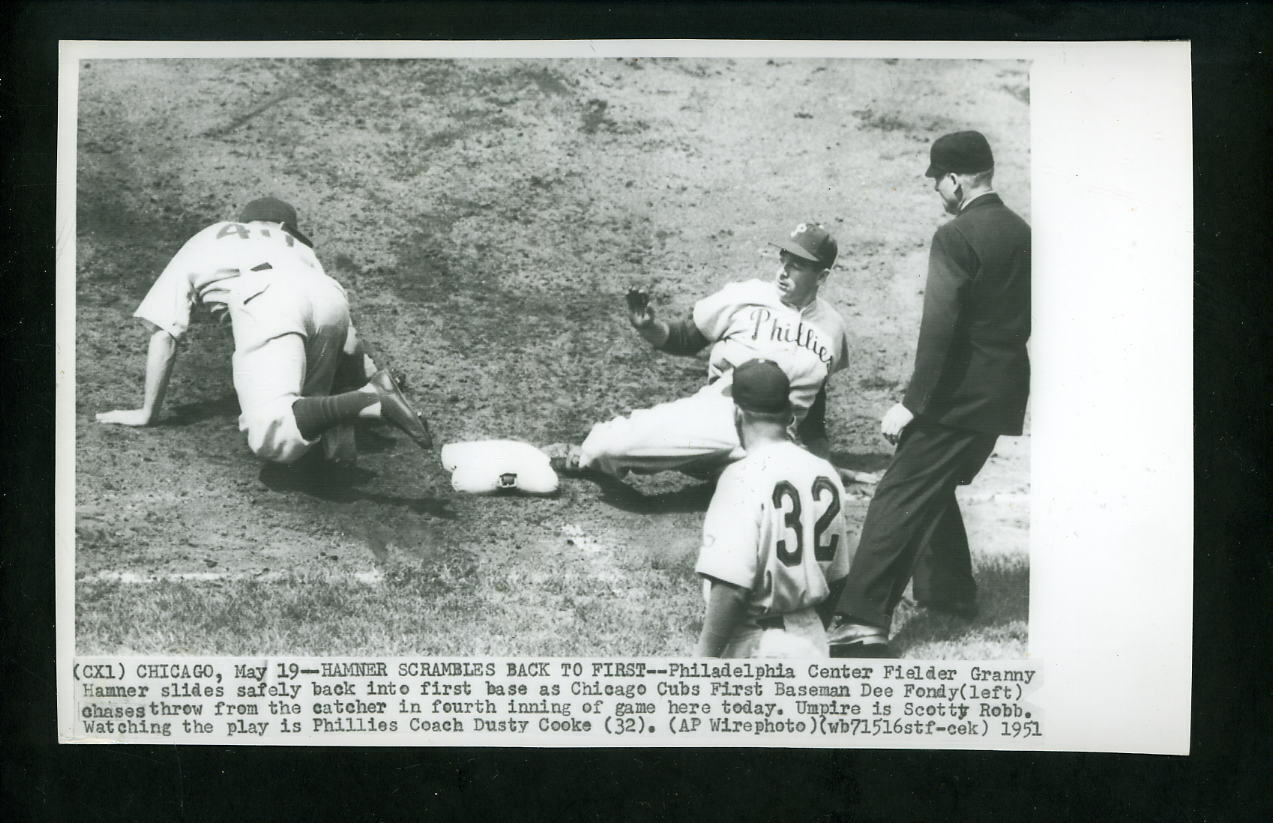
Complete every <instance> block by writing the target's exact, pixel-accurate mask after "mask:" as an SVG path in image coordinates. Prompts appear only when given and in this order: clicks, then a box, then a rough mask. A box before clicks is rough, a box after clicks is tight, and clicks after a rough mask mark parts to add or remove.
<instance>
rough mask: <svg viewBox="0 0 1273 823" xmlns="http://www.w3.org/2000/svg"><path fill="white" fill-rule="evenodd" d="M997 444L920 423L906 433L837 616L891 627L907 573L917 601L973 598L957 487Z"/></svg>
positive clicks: (991, 438)
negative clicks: (956, 491) (913, 584)
mask: <svg viewBox="0 0 1273 823" xmlns="http://www.w3.org/2000/svg"><path fill="white" fill-rule="evenodd" d="M997 439H998V435H995V434H985V433H983V432H974V431H968V430H966V429H956V428H951V427H950V426H943V425H940V424H936V423H924V422H921V421H918V420H916V421H914V422H913V423H911V425H909V426H907V427H906V429H905V430H903V432H902V437H901V439H900V440H899V442H898V444H897V451H896V452H895V453H894V455H893V461H892V462H891V463H890V464H889V467H888V470H887V471H886V472H885V473H884V478H883V479H882V480H880V484H879V486H877V487H876V489H875V496H874V497H873V498H872V499H871V505H870V506H869V507H868V508H867V511H866V520H865V521H864V522H863V524H862V535H861V538H860V539H859V542H858V548H857V553H856V554H855V555H854V557H853V565H852V566H851V567H850V569H849V576H848V579H847V580H846V582H845V585H844V589H843V591H842V592H841V593H840V599H839V600H838V601H837V607H836V610H835V611H836V613H837V614H840V615H846V616H850V617H851V618H853V619H855V620H857V621H860V622H863V623H869V624H871V625H875V626H881V627H883V628H885V629H888V627H889V624H890V623H892V620H893V609H895V608H896V607H897V604H898V601H900V600H901V599H902V592H904V591H905V590H906V584H907V582H909V581H910V579H911V578H912V576H913V577H914V579H915V588H914V595H915V599H916V600H918V601H920V602H926V603H950V602H958V601H971V600H972V599H974V598H975V597H976V594H977V584H976V583H974V582H973V578H972V559H971V558H970V557H969V554H968V535H967V533H966V532H965V531H964V521H963V518H962V517H961V516H960V514H959V504H958V502H956V500H955V487H956V486H959V485H962V484H967V483H970V482H972V479H973V478H974V477H976V476H977V472H979V471H981V467H982V466H983V465H985V463H986V459H987V458H989V457H990V452H991V451H992V450H993V449H994V446H995V441H996V440H997Z"/></svg>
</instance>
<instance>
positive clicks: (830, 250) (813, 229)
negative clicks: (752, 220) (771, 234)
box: [769, 220, 840, 269]
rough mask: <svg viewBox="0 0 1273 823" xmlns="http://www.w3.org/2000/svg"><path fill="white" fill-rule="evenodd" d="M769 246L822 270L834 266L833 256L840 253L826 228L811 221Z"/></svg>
mask: <svg viewBox="0 0 1273 823" xmlns="http://www.w3.org/2000/svg"><path fill="white" fill-rule="evenodd" d="M769 245H771V246H777V247H778V248H780V249H782V250H783V251H785V252H790V253H791V254H794V255H795V256H796V257H799V258H800V259H802V260H812V261H813V262H814V263H817V264H818V265H819V266H821V267H822V268H824V269H829V268H831V267H832V266H833V265H835V256H836V255H837V254H839V251H840V249H839V247H838V246H836V244H835V238H834V237H832V236H831V233H830V232H828V231H827V230H826V227H824V226H823V225H822V224H821V223H815V222H813V221H812V220H809V221H806V222H804V223H801V224H800V225H798V226H796V228H795V230H794V231H793V232H791V234H790V235H789V236H788V237H785V238H783V239H781V240H775V241H774V242H772V243H770V244H769Z"/></svg>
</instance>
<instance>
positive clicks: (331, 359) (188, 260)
mask: <svg viewBox="0 0 1273 823" xmlns="http://www.w3.org/2000/svg"><path fill="white" fill-rule="evenodd" d="M196 303H202V304H204V305H206V306H208V307H209V308H210V309H212V311H213V314H215V315H223V316H224V315H228V316H229V318H230V321H231V327H232V329H233V332H234V360H233V376H234V390H235V393H236V394H237V395H238V398H239V407H240V409H241V411H242V413H241V414H240V415H239V429H240V430H241V431H243V432H245V433H246V434H247V439H248V445H249V447H250V448H251V449H252V451H253V453H255V454H256V455H258V456H259V457H262V458H264V459H266V460H271V461H275V462H280V463H290V462H293V461H295V460H296V459H298V458H299V457H300V456H301V455H302V454H304V453H305V452H306V451H307V450H308V449H309V448H310V447H311V446H312V445H314V443H315V442H317V441H311V440H306V439H305V438H304V436H302V435H301V433H300V430H299V429H298V428H297V426H296V420H295V416H294V415H293V413H292V404H293V403H295V402H296V399H297V398H298V397H311V396H315V395H325V394H328V393H329V392H330V391H331V385H332V380H333V378H334V375H335V372H336V366H337V362H338V359H339V358H340V357H341V356H342V355H343V354H348V355H352V354H353V353H354V351H355V348H356V346H355V344H356V342H357V336H356V334H355V332H354V328H353V325H352V324H351V323H350V319H349V298H348V296H347V295H346V294H345V290H344V288H343V287H342V286H341V285H340V284H339V283H337V282H336V281H335V280H333V279H332V278H330V277H328V276H327V275H326V274H325V273H324V272H323V267H322V265H321V264H320V263H319V262H318V258H317V257H316V256H315V255H314V251H313V249H311V248H310V247H309V246H307V245H305V244H304V243H302V242H301V241H299V240H297V239H296V238H295V237H293V236H292V235H290V234H288V233H287V232H286V231H284V230H283V228H282V227H281V226H280V225H279V224H278V223H270V222H266V221H254V222H251V223H235V222H222V223H214V224H213V225H211V226H208V227H207V228H206V229H203V230H202V231H200V232H199V233H198V234H196V235H195V236H194V237H191V238H190V239H189V240H188V241H186V244H185V245H184V246H182V247H181V249H180V250H179V251H178V252H177V253H176V255H174V256H173V258H172V260H171V261H169V263H168V266H167V267H166V268H165V269H164V270H163V272H162V273H161V274H160V275H159V278H158V279H157V280H156V281H155V283H154V285H152V286H151V288H150V291H149V292H148V293H147V294H146V297H145V298H144V299H143V300H142V302H141V305H140V306H138V307H137V311H135V312H134V313H133V314H134V316H136V317H140V318H141V319H143V320H147V321H149V322H151V323H153V324H155V325H156V326H158V327H159V328H161V329H163V330H164V331H166V332H168V333H169V334H171V335H172V336H173V337H174V338H180V337H181V336H182V335H184V334H185V333H186V331H187V329H189V327H190V312H191V309H193V308H194V306H195V304H196Z"/></svg>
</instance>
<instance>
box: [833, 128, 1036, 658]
mask: <svg viewBox="0 0 1273 823" xmlns="http://www.w3.org/2000/svg"><path fill="white" fill-rule="evenodd" d="M930 158H931V162H930V164H929V167H928V171H927V172H926V173H925V174H926V176H927V177H931V178H933V180H934V187H935V188H936V190H937V193H938V195H940V196H941V199H942V203H943V204H944V205H945V207H946V211H948V212H949V213H951V214H953V215H955V218H954V219H953V220H951V221H950V222H948V223H946V224H945V225H943V226H942V227H941V228H939V229H938V230H937V233H936V234H934V235H933V243H932V250H931V253H930V256H929V263H928V283H927V287H926V289H925V291H924V316H923V320H922V321H921V324H920V332H919V345H918V347H917V349H916V353H915V371H914V373H913V374H912V376H911V380H910V385H909V387H908V388H907V390H906V395H905V397H904V398H903V400H902V402H901V403H898V404H896V405H895V406H893V408H891V409H889V411H888V413H887V414H885V415H884V418H883V421H882V423H881V430H882V431H883V434H884V437H886V438H887V439H888V440H889V442H890V443H896V444H897V450H896V452H895V453H894V455H893V460H892V462H891V463H890V464H889V467H888V470H887V472H886V473H885V475H884V478H883V479H882V480H881V481H880V484H879V487H878V488H877V489H876V491H875V495H874V497H873V498H872V500H871V505H870V507H869V508H868V510H867V514H866V520H865V522H864V523H863V525H862V535H861V539H860V542H859V545H858V549H857V554H856V555H855V556H854V559H853V565H852V567H851V569H850V572H849V576H848V580H847V582H846V584H845V587H844V590H843V591H842V592H841V594H840V597H839V600H838V601H837V606H836V609H835V612H836V614H837V615H838V617H837V619H836V622H835V624H834V625H833V626H832V627H831V630H830V631H829V632H828V640H829V642H830V644H831V655H832V656H833V657H879V656H888V655H890V654H891V651H890V649H889V647H888V634H889V625H890V623H891V622H892V618H893V610H894V608H895V607H896V606H897V603H898V601H899V600H901V597H902V592H903V591H904V590H905V589H906V584H907V582H908V581H909V580H910V579H911V578H912V576H913V577H914V582H915V585H914V595H915V599H916V601H917V602H918V603H919V604H920V605H921V606H924V607H927V608H930V609H937V610H940V611H947V612H951V613H954V614H957V615H960V616H963V617H972V616H974V615H975V614H976V609H977V606H976V593H977V587H976V583H975V582H974V581H973V576H972V563H971V559H970V557H969V552H968V537H967V534H966V532H965V531H964V524H963V519H962V518H961V517H960V514H959V505H958V503H957V502H956V500H955V487H956V486H958V485H964V484H967V483H970V482H972V479H973V478H974V477H976V475H977V473H978V472H979V471H980V470H981V467H982V466H983V465H984V464H985V462H986V459H987V458H988V457H989V456H990V453H991V451H992V450H993V449H994V445H995V441H996V439H998V437H999V435H1019V434H1021V430H1022V424H1023V422H1024V419H1025V407H1026V399H1027V397H1028V395H1029V390H1030V361H1029V359H1028V356H1027V354H1026V341H1027V340H1028V339H1029V337H1030V227H1029V225H1028V224H1026V222H1025V221H1024V220H1022V219H1021V218H1020V217H1018V216H1017V215H1016V214H1014V213H1013V212H1012V211H1011V210H1009V209H1008V208H1007V207H1006V206H1005V205H1004V204H1003V201H1002V200H1000V199H999V195H997V194H995V192H994V190H993V189H992V188H991V181H992V177H993V175H994V158H993V155H992V154H991V151H990V144H989V143H988V142H987V141H986V138H985V137H984V136H982V135H981V134H980V133H979V132H975V131H961V132H955V133H953V134H947V135H944V136H942V137H940V138H938V139H937V140H936V142H934V143H933V146H932V150H931V155H930Z"/></svg>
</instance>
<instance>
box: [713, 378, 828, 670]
mask: <svg viewBox="0 0 1273 823" xmlns="http://www.w3.org/2000/svg"><path fill="white" fill-rule="evenodd" d="M790 395H791V385H790V383H789V382H788V380H787V375H786V374H785V373H784V372H783V370H782V369H781V368H779V367H778V365H777V364H775V363H773V362H772V361H769V360H751V361H749V362H747V363H744V364H742V365H741V366H738V367H737V368H736V369H734V378H733V406H734V411H733V421H734V426H735V428H736V429H737V432H738V437H739V440H740V442H741V443H742V445H743V447H744V448H745V449H746V450H747V454H746V456H745V457H743V458H742V459H741V460H739V461H738V462H736V463H733V464H731V465H730V466H728V467H727V468H726V469H725V470H724V472H722V473H721V476H720V479H719V480H718V481H717V484H716V492H715V494H714V495H713V497H712V502H711V505H710V506H709V507H708V509H707V517H706V519H705V520H704V522H703V544H702V547H701V548H700V549H699V555H698V563H697V564H696V565H695V566H694V570H695V571H696V572H698V573H699V574H700V575H701V576H702V577H703V581H704V586H703V592H704V595H705V597H706V599H707V614H706V617H705V618H704V620H703V631H702V634H701V635H700V636H699V641H698V650H697V653H698V654H699V655H700V656H706V657H826V656H827V655H828V650H827V637H826V632H825V630H824V629H823V623H822V619H821V617H820V616H819V614H818V612H817V610H816V608H815V607H817V606H819V605H820V604H822V603H823V602H824V601H828V600H829V598H830V594H831V589H832V588H833V587H834V588H837V589H838V588H839V586H836V585H835V583H836V582H837V581H842V580H843V578H844V576H845V575H846V574H848V571H849V561H850V557H849V554H850V549H849V541H848V536H847V535H846V534H845V529H844V518H843V517H842V516H841V501H842V500H843V499H844V487H843V486H842V485H841V484H840V479H839V477H838V476H837V475H836V471H835V468H834V467H833V466H832V465H831V464H830V463H828V462H827V461H826V460H823V459H822V458H820V457H816V456H814V455H813V454H810V453H809V452H808V451H806V450H804V449H802V448H800V447H799V446H797V445H796V444H795V443H793V442H791V440H790V439H789V437H788V427H789V425H790V423H791V416H792V404H791V401H790Z"/></svg>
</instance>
